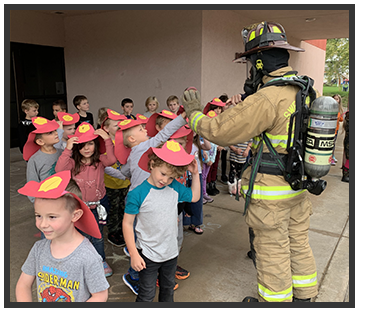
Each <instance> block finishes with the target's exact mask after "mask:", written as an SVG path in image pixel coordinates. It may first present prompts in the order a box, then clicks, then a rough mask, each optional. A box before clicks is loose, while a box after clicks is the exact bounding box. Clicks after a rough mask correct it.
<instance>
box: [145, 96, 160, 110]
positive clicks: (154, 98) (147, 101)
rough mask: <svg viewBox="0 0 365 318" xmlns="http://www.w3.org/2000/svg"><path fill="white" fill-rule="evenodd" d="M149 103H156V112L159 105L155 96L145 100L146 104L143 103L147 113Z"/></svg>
mask: <svg viewBox="0 0 365 318" xmlns="http://www.w3.org/2000/svg"><path fill="white" fill-rule="evenodd" d="M151 102H156V105H157V107H156V110H157V109H158V106H160V103H159V102H158V100H157V98H156V96H150V97H148V98H147V99H146V102H145V106H146V109H147V111H149V109H148V104H149V103H151Z"/></svg>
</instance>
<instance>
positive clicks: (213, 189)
mask: <svg viewBox="0 0 365 318" xmlns="http://www.w3.org/2000/svg"><path fill="white" fill-rule="evenodd" d="M212 192H213V195H217V194H219V193H220V191H219V190H218V189H217V187H216V185H215V181H213V182H212Z"/></svg>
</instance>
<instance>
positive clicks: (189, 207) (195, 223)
mask: <svg viewBox="0 0 365 318" xmlns="http://www.w3.org/2000/svg"><path fill="white" fill-rule="evenodd" d="M202 149H203V150H209V149H210V144H208V141H207V140H205V139H204V140H203V143H201V142H200V136H199V135H197V134H195V133H194V139H193V146H192V149H191V154H192V155H194V156H195V159H196V161H197V163H198V170H199V178H200V185H201V184H202ZM190 183H191V180H190V176H189V180H188V182H187V186H190ZM184 211H185V212H186V214H185V215H184V225H189V230H191V231H194V233H196V234H203V232H204V231H203V229H202V228H201V227H200V226H201V225H202V224H203V187H202V186H200V199H199V201H198V202H195V203H186V205H185V208H184Z"/></svg>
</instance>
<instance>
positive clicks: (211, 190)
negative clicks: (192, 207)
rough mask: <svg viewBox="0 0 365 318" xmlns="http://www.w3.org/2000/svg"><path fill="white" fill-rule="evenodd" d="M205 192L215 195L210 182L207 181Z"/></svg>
mask: <svg viewBox="0 0 365 318" xmlns="http://www.w3.org/2000/svg"><path fill="white" fill-rule="evenodd" d="M207 193H208V194H209V195H213V196H214V195H215V192H214V191H213V188H212V182H209V183H207Z"/></svg>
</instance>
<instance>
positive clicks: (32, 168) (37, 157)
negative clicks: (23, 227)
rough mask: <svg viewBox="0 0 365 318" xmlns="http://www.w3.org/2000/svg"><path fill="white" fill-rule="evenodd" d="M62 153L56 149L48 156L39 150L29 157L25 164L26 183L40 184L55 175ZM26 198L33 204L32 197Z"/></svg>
mask: <svg viewBox="0 0 365 318" xmlns="http://www.w3.org/2000/svg"><path fill="white" fill-rule="evenodd" d="M56 149H57V148H56ZM62 151H63V150H62V149H57V151H56V152H55V153H53V154H48V153H44V152H42V151H41V150H40V149H39V150H38V151H37V152H36V153H35V154H34V155H33V156H31V157H30V158H29V161H28V163H27V182H29V181H31V180H32V181H37V182H41V181H43V180H44V179H47V178H48V177H50V176H51V175H53V174H55V173H56V171H55V167H56V163H57V160H58V158H59V157H60V156H61V154H62ZM28 198H29V200H30V201H31V202H32V203H33V202H34V197H29V196H28Z"/></svg>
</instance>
